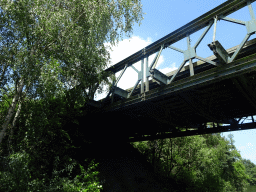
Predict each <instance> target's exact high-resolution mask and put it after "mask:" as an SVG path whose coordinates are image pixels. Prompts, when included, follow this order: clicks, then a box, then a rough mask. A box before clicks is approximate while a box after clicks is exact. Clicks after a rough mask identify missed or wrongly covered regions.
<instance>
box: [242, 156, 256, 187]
mask: <svg viewBox="0 0 256 192" xmlns="http://www.w3.org/2000/svg"><path fill="white" fill-rule="evenodd" d="M242 163H243V165H244V166H245V170H246V174H248V177H247V181H248V182H249V183H250V185H256V165H255V164H254V163H253V162H251V161H250V160H249V159H242Z"/></svg>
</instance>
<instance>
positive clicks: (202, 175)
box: [133, 134, 248, 192]
mask: <svg viewBox="0 0 256 192" xmlns="http://www.w3.org/2000/svg"><path fill="white" fill-rule="evenodd" d="M230 138H231V139H232V137H230ZM233 143H234V141H233V140H232V142H230V141H228V140H226V139H225V138H223V137H221V136H220V134H207V135H197V136H190V137H181V138H170V139H162V140H154V141H143V142H135V143H133V145H134V147H136V148H138V149H139V151H140V152H141V153H143V154H144V155H145V156H146V157H147V159H148V161H149V162H150V163H151V164H152V165H153V166H154V168H155V171H156V173H158V174H160V175H162V176H163V177H165V178H166V180H169V182H170V181H171V180H175V184H174V185H176V186H177V187H176V188H174V189H173V191H182V190H184V191H223V192H226V191H245V189H246V186H247V185H248V183H247V179H248V175H247V174H246V172H245V166H244V165H243V163H242V161H241V155H240V153H239V152H238V151H237V150H236V149H235V147H234V145H233ZM166 183H168V182H166ZM166 188H168V189H170V188H173V186H166Z"/></svg>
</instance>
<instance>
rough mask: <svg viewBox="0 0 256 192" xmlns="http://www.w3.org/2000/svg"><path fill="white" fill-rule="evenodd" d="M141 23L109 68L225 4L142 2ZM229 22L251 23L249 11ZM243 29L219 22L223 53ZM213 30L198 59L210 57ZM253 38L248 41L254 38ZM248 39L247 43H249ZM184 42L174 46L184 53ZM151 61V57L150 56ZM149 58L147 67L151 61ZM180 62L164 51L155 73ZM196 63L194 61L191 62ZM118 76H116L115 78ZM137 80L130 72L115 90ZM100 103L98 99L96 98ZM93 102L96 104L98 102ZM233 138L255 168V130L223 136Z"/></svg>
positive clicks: (115, 50) (217, 1)
mask: <svg viewBox="0 0 256 192" xmlns="http://www.w3.org/2000/svg"><path fill="white" fill-rule="evenodd" d="M141 2H142V4H143V7H142V9H143V12H144V13H146V15H144V20H142V24H141V25H140V26H139V25H138V24H135V25H134V27H133V35H132V37H131V38H130V39H128V38H125V39H124V40H123V41H121V42H120V43H119V44H118V46H117V47H114V48H113V52H111V58H112V64H115V63H117V62H118V61H121V60H123V59H125V58H126V57H128V56H130V55H131V54H133V53H135V52H136V51H139V50H140V49H142V48H144V47H146V46H147V45H149V44H151V43H153V42H155V41H157V40H158V39H160V38H162V37H164V36H165V35H167V34H169V33H171V32H173V31H174V30H176V29H178V28H180V27H182V26H183V25H185V24H187V23H188V22H190V21H192V20H194V19H196V18H197V17H199V16H201V15H202V14H204V13H206V12H208V11H210V10H211V9H213V8H215V7H217V6H218V5H220V4H222V3H224V2H225V1H224V0H210V1H209V0H207V1H205V0H159V1H156V0H155V1H153V0H142V1H141ZM252 6H253V9H254V13H256V3H252ZM229 17H231V18H235V19H239V20H243V21H248V20H250V15H249V10H248V7H244V8H242V9H240V10H239V11H237V12H235V13H233V14H231V15H229ZM203 30H204V29H202V30H200V31H199V32H197V33H195V34H193V35H192V36H191V40H192V41H191V45H192V46H193V45H194V43H195V42H196V41H197V39H198V38H199V36H200V35H201V34H202V32H203ZM246 33H247V32H246V27H245V26H242V25H238V24H234V23H230V22H227V21H218V23H217V32H216V40H218V41H219V42H221V44H222V45H223V47H224V48H225V49H228V48H231V47H233V46H236V45H238V44H240V43H241V42H242V40H243V38H244V37H245V35H246ZM212 36H213V27H212V28H211V29H210V31H209V32H208V34H207V35H206V36H205V38H204V39H203V41H202V42H201V44H200V45H199V46H198V48H197V54H198V55H199V56H201V57H204V58H205V57H208V56H211V55H213V53H212V52H211V51H210V49H209V47H208V46H207V44H209V43H211V42H212ZM255 37H256V35H252V36H251V37H250V39H253V38H255ZM250 39H249V40H250ZM186 45H187V44H186V39H183V40H180V41H179V42H177V43H175V44H174V46H176V47H178V48H180V49H183V50H185V49H186ZM152 57H153V56H152ZM152 57H151V58H149V63H150V61H151V60H152ZM182 61H183V55H182V54H181V53H179V52H176V51H174V50H171V49H165V50H163V52H162V55H161V57H160V60H159V62H158V65H157V69H159V70H161V71H162V72H164V73H167V72H170V71H172V70H174V69H177V68H178V67H179V65H180V64H181V62H182ZM193 61H196V60H193ZM135 67H136V68H137V69H140V64H139V63H138V64H135ZM117 75H118V74H117ZM136 80H137V74H136V72H134V71H133V70H132V69H129V70H127V71H126V73H124V76H123V77H122V78H121V80H120V82H119V84H118V86H119V87H121V88H124V89H127V88H129V87H132V86H133V85H134V84H135V82H136ZM98 99H99V98H98ZM98 99H96V100H98ZM229 133H232V134H233V135H234V138H233V139H234V140H235V146H236V148H237V149H238V150H240V152H241V155H242V157H243V158H246V159H250V160H251V161H252V162H254V163H255V164H256V142H255V141H256V129H251V130H246V131H233V132H226V133H223V134H222V135H223V136H225V137H226V138H227V135H228V134H229Z"/></svg>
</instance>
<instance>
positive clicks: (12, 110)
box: [0, 78, 24, 144]
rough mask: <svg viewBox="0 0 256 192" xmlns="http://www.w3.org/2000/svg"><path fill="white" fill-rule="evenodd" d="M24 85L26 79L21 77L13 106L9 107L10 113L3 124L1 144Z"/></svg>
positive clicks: (0, 134)
mask: <svg viewBox="0 0 256 192" xmlns="http://www.w3.org/2000/svg"><path fill="white" fill-rule="evenodd" d="M23 86H24V79H23V78H21V80H20V83H19V85H18V88H17V92H16V94H15V95H14V97H13V100H12V104H11V107H10V108H9V110H8V113H7V115H6V117H5V121H4V123H3V125H2V130H1V132H0V144H1V143H2V140H3V138H4V136H5V132H6V129H7V127H8V125H9V123H10V121H11V118H12V116H13V114H14V112H15V107H16V104H17V102H18V99H19V96H20V93H21V92H22V88H23Z"/></svg>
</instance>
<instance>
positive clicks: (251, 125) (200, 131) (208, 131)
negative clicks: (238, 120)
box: [128, 123, 256, 142]
mask: <svg viewBox="0 0 256 192" xmlns="http://www.w3.org/2000/svg"><path fill="white" fill-rule="evenodd" d="M255 128H256V123H244V124H238V125H228V126H218V127H215V128H206V129H198V130H188V131H180V132H173V133H165V134H161V135H150V136H142V137H133V138H130V139H129V140H128V141H129V142H137V141H149V140H155V139H165V138H176V137H185V136H193V135H203V134H211V133H220V132H229V131H241V130H248V129H255Z"/></svg>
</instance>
